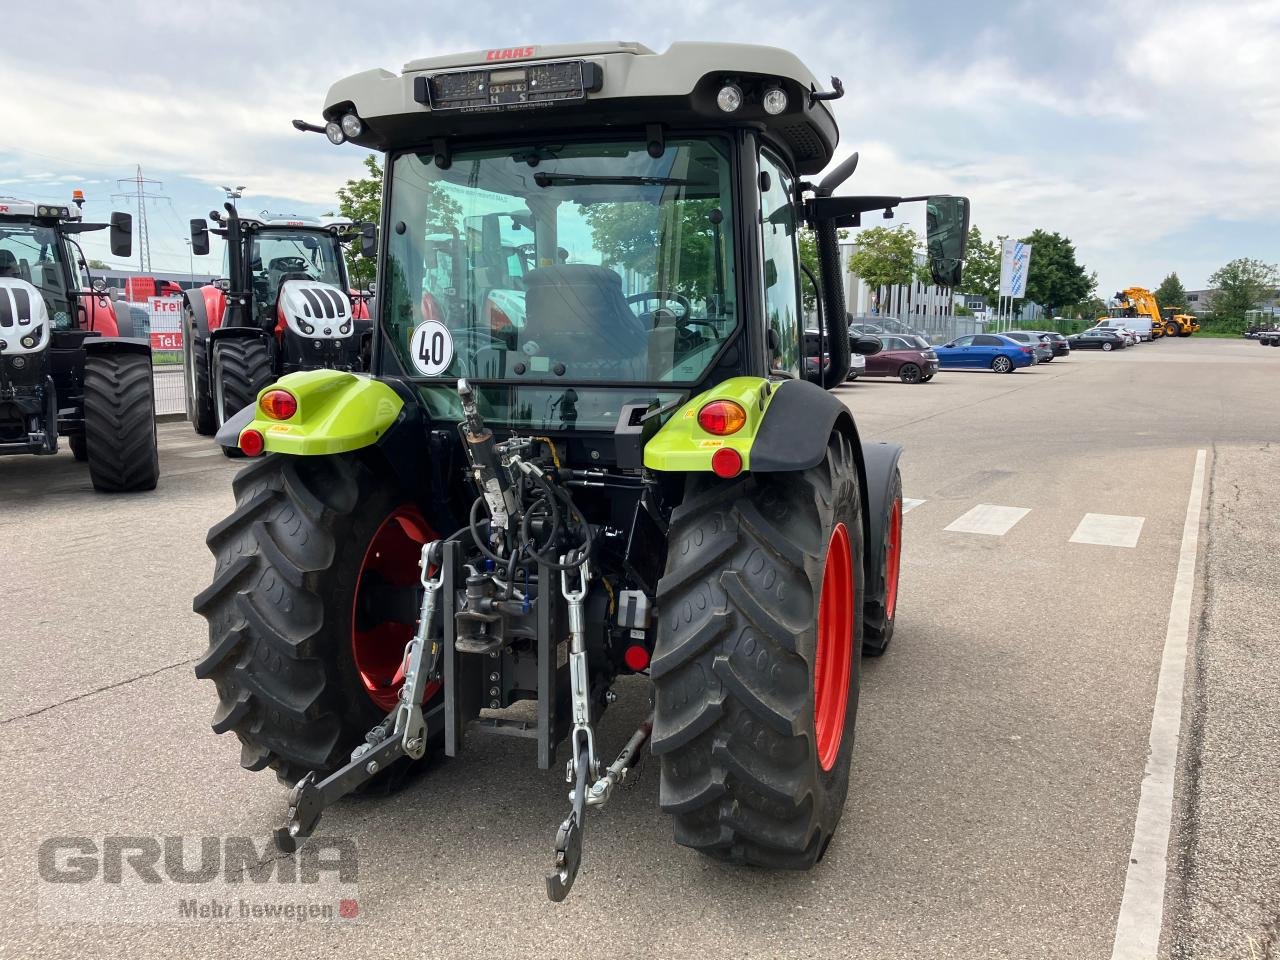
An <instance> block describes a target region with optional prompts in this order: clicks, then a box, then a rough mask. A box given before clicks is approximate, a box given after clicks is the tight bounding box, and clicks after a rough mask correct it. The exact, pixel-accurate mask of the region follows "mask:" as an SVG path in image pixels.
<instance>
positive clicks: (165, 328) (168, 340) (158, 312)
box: [147, 297, 182, 350]
mask: <svg viewBox="0 0 1280 960" xmlns="http://www.w3.org/2000/svg"><path fill="white" fill-rule="evenodd" d="M147 316H148V317H149V318H150V320H151V349H152V350H181V349H182V300H181V299H180V298H178V297H147Z"/></svg>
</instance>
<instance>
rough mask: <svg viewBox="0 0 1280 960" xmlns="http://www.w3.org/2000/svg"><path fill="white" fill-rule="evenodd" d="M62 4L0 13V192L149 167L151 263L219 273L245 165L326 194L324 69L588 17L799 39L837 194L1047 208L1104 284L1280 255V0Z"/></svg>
mask: <svg viewBox="0 0 1280 960" xmlns="http://www.w3.org/2000/svg"><path fill="white" fill-rule="evenodd" d="M53 6H54V7H56V8H57V9H58V16H56V17H53V16H51V13H50V8H49V5H48V4H44V5H41V4H21V5H15V6H14V7H13V8H12V9H8V10H6V13H5V33H6V35H7V36H9V37H10V38H17V37H27V38H30V41H31V42H29V43H14V42H11V43H8V44H6V45H5V50H4V52H3V53H0V89H4V90H6V91H8V92H9V93H10V96H9V97H7V98H6V110H5V116H4V121H3V123H0V195H12V196H17V197H20V198H23V199H41V200H62V199H65V198H67V197H69V194H70V191H71V190H72V189H73V188H76V187H79V188H81V189H83V190H84V191H85V193H86V195H87V197H88V202H87V203H86V205H85V213H86V219H93V220H105V219H106V218H107V215H108V214H109V212H110V211H111V210H113V209H119V210H134V211H136V203H134V202H132V201H130V200H128V199H125V198H121V197H113V195H114V194H122V193H131V192H132V191H133V189H134V187H133V185H132V184H130V183H125V184H123V185H121V184H119V183H118V182H117V181H118V180H120V179H128V178H132V177H133V176H135V174H136V171H137V168H138V167H139V166H140V167H141V170H142V174H143V176H145V177H147V178H150V179H153V180H157V181H160V183H159V184H150V185H149V189H150V190H151V191H152V192H155V193H159V194H162V195H163V198H162V199H157V200H153V201H151V202H149V204H148V222H149V227H150V235H151V258H152V266H153V268H154V269H157V270H172V271H176V272H182V271H186V270H188V269H190V270H192V271H193V272H194V273H195V274H196V275H197V277H199V276H201V275H204V276H210V275H213V274H216V273H217V272H218V270H219V267H220V257H221V253H220V251H219V250H218V249H217V245H215V249H214V254H215V256H212V257H209V258H204V259H203V261H202V259H201V258H191V257H190V256H189V251H188V247H187V244H186V243H185V242H184V239H185V237H186V236H187V222H188V220H189V219H190V218H191V217H196V216H205V215H207V214H208V211H209V210H211V209H214V208H215V207H218V206H220V204H221V202H222V199H223V194H222V191H221V189H220V186H221V185H223V184H229V185H233V186H237V185H240V184H243V185H244V186H245V188H246V189H245V191H244V192H245V197H244V199H243V200H242V201H240V203H241V209H242V210H250V211H258V210H270V211H274V212H290V213H298V214H323V213H326V212H330V211H333V210H334V209H335V204H336V198H335V191H336V190H337V188H338V187H339V186H341V185H342V184H343V183H344V182H345V181H346V180H347V179H348V178H350V177H355V176H359V175H361V173H362V170H363V168H362V166H361V159H362V156H363V153H364V152H363V151H362V150H360V149H359V148H357V147H354V146H351V145H346V146H344V147H340V148H335V147H333V146H331V145H330V144H329V143H328V141H327V140H325V139H324V138H323V137H321V136H316V135H314V134H300V133H298V132H296V131H295V130H294V129H293V128H292V127H291V126H290V123H289V121H290V120H291V119H293V118H294V117H301V118H305V119H308V120H317V119H318V118H319V112H320V109H321V107H322V105H323V101H324V94H325V91H326V90H327V89H328V86H329V84H330V83H332V82H333V81H335V80H337V79H339V78H341V77H343V76H346V75H348V74H351V73H355V72H358V71H361V70H366V69H370V68H373V67H384V68H386V69H389V70H392V71H396V72H398V71H399V69H400V68H401V67H402V65H403V64H404V63H406V62H407V61H409V60H412V59H415V58H417V57H422V56H430V55H436V54H443V53H452V52H460V51H466V50H482V49H488V48H493V47H509V46H523V45H528V44H539V43H552V42H568V41H575V40H597V39H618V40H635V41H639V42H641V43H643V44H645V45H647V46H648V47H650V48H652V49H654V50H658V51H661V50H663V49H665V47H666V46H667V44H668V43H670V42H671V41H673V40H721V41H736V42H749V43H760V42H767V43H769V44H771V45H774V46H780V47H785V48H787V49H790V50H792V51H794V52H795V53H797V54H798V55H799V56H800V58H801V59H802V60H803V61H804V62H805V63H806V64H807V65H808V66H809V68H810V69H811V70H812V71H813V73H814V74H815V75H816V76H818V77H820V78H824V79H825V78H826V77H829V76H831V75H833V74H834V75H836V76H838V77H840V78H841V80H843V82H844V86H845V90H846V95H845V97H844V99H842V100H839V101H836V102H835V103H834V104H833V108H834V110H835V113H836V118H837V120H838V121H839V124H840V129H841V143H840V148H839V151H838V153H837V160H839V159H842V158H843V157H844V156H846V155H847V154H848V153H849V152H850V151H853V150H857V151H859V153H860V155H861V160H860V163H859V167H858V171H857V173H856V174H855V175H854V177H853V178H852V179H851V180H850V181H848V183H847V184H846V186H845V187H844V188H843V189H842V191H841V192H844V193H871V194H900V195H906V194H920V193H959V194H964V195H966V196H969V197H970V198H971V200H972V204H973V222H974V223H975V224H977V225H978V226H979V227H981V229H982V231H983V234H984V235H985V236H988V237H990V236H995V235H1001V234H1005V235H1011V236H1022V235H1025V234H1026V233H1029V232H1030V231H1031V230H1033V229H1035V228H1037V227H1040V228H1044V229H1047V230H1056V231H1059V232H1060V233H1063V234H1064V235H1066V236H1068V237H1070V238H1071V239H1072V241H1073V242H1074V243H1075V245H1076V250H1077V255H1078V257H1079V259H1080V261H1081V262H1082V263H1084V264H1085V266H1086V267H1087V269H1089V270H1091V271H1096V273H1097V275H1098V293H1099V294H1100V295H1101V296H1103V297H1106V296H1109V295H1110V294H1111V293H1112V292H1114V291H1115V290H1118V289H1121V288H1123V287H1127V286H1134V285H1136V286H1146V287H1152V288H1154V287H1155V286H1156V285H1157V284H1158V283H1159V282H1160V280H1161V279H1162V278H1163V277H1164V276H1165V275H1166V274H1167V273H1169V272H1170V271H1177V273H1178V274H1179V276H1180V277H1181V279H1182V281H1183V283H1184V285H1185V286H1186V287H1187V288H1188V289H1196V288H1199V287H1203V286H1205V285H1207V282H1208V278H1209V276H1210V274H1212V272H1213V271H1214V270H1216V269H1217V268H1218V267H1220V266H1222V265H1223V264H1224V263H1226V262H1227V261H1228V260H1231V259H1233V258H1235V257H1242V256H1248V257H1256V258H1258V259H1262V260H1265V261H1267V262H1269V263H1276V262H1280V2H1277V0H1265V2H1252V0H1245V2H1231V0H1219V2H1179V0H1158V2H1157V0H1112V2H1096V0H1078V2H1075V3H1070V4H1063V3H1061V2H1052V3H1049V2H1039V0H1034V2H1033V0H1028V2H1013V3H999V2H993V0H975V2H970V3H964V4H960V3H955V2H948V0H913V2H911V3H902V2H876V3H867V2H859V0H843V2H837V3H822V2H819V3H813V4H810V5H807V6H806V7H803V8H802V7H799V6H784V5H781V4H777V3H762V2H733V0H722V2H714V3H713V2H710V0H678V2H667V0H652V2H648V3H645V4H629V5H625V6H624V5H610V6H609V8H606V6H605V5H603V4H601V5H595V6H594V8H593V6H592V5H587V6H585V7H584V6H583V5H582V4H580V3H569V2H565V0H539V2H538V3H536V4H519V5H517V4H511V3H503V2H492V0H470V2H468V3H467V4H464V5H460V4H456V3H448V4H444V3H438V2H435V0H417V2H412V3H410V2H401V0H381V2H379V3H377V4H368V5H365V4H354V3H351V2H350V0H347V2H343V3H337V2H331V0H310V2H308V3H306V4H297V3H290V4H284V3H280V2H278V0H256V2H243V0H222V2H220V3H217V4H199V5H196V4H175V3H157V2H150V0H115V2H113V3H111V4H102V3H100V2H97V0H95V2H79V0H53ZM366 11H368V12H366ZM374 11H376V13H375V12H374ZM55 22H57V23H61V24H64V25H67V24H72V25H74V29H72V30H71V33H70V34H68V32H67V28H66V27H65V26H64V27H58V28H57V29H54V28H53V27H52V26H51V24H53V23H55ZM72 35H73V36H74V40H69V39H68V37H69V36H72ZM41 38H44V39H47V40H49V41H51V42H52V43H53V44H54V46H55V47H56V48H57V49H59V50H61V51H62V54H60V55H57V56H51V55H50V47H49V45H48V44H46V43H44V42H41ZM86 238H87V240H88V242H87V244H86V253H87V255H89V256H90V257H99V258H101V259H103V260H106V261H108V262H111V263H116V262H117V261H115V260H114V259H113V258H112V257H111V256H110V254H109V252H108V250H107V247H106V234H105V231H104V232H102V233H97V234H88V235H86ZM135 253H136V251H135ZM1033 256H1034V253H1033ZM134 262H135V263H136V256H135V258H134Z"/></svg>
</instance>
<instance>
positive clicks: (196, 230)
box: [191, 217, 209, 257]
mask: <svg viewBox="0 0 1280 960" xmlns="http://www.w3.org/2000/svg"><path fill="white" fill-rule="evenodd" d="M191 252H192V253H194V254H195V255H196V256H197V257H203V256H205V255H206V254H208V252H209V225H208V224H207V223H205V221H204V217H196V218H195V219H193V220H192V221H191Z"/></svg>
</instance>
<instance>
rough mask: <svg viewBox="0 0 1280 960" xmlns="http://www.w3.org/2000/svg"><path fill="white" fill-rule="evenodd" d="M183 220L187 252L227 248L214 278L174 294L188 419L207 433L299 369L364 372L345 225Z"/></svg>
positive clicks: (360, 308)
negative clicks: (216, 242) (218, 242)
mask: <svg viewBox="0 0 1280 960" xmlns="http://www.w3.org/2000/svg"><path fill="white" fill-rule="evenodd" d="M209 216H210V219H212V220H213V221H214V223H216V224H218V226H217V227H215V228H213V229H212V231H211V230H210V228H209V226H208V224H207V223H206V221H205V220H203V219H196V220H192V221H191V247H192V250H193V251H194V252H195V253H196V254H197V255H198V256H203V255H204V254H207V253H208V252H209V234H210V232H212V233H214V234H216V235H218V236H220V237H223V238H224V239H225V240H226V255H225V257H224V259H223V271H222V276H223V279H221V280H219V281H217V282H216V283H213V284H208V285H206V286H203V287H199V288H197V289H195V290H190V291H187V292H186V293H184V294H183V319H182V333H183V337H184V340H185V342H186V343H187V345H188V347H187V349H186V350H185V351H184V357H183V362H184V366H185V374H186V376H185V380H186V394H187V419H189V420H190V421H191V423H192V425H193V426H194V427H195V430H196V432H197V433H200V434H206V435H208V434H212V433H214V432H215V431H216V430H217V429H218V428H219V427H220V426H222V425H223V424H224V423H225V422H226V421H227V419H229V418H230V417H231V416H232V415H234V414H235V413H237V412H238V411H240V410H242V409H243V408H244V407H247V406H248V405H249V404H251V403H253V402H254V400H255V398H256V397H257V395H258V391H259V390H261V389H262V388H263V387H265V386H267V385H268V384H270V383H272V382H274V381H275V380H276V378H278V377H281V376H283V375H284V374H286V373H294V372H296V371H299V370H315V369H321V368H329V369H335V370H365V369H368V355H369V343H370V339H371V325H370V322H369V307H368V298H367V296H366V295H361V294H358V293H356V292H355V291H354V290H352V289H351V288H350V285H349V281H348V278H347V265H346V260H345V258H344V256H343V244H345V243H347V242H349V241H351V240H353V239H356V238H357V237H360V236H361V235H362V234H361V232H360V231H359V230H358V229H357V228H356V227H355V225H354V224H352V223H351V221H350V220H328V221H325V222H321V221H320V220H315V219H311V218H306V217H298V216H293V215H288V216H286V215H281V214H263V215H262V216H260V217H252V216H242V215H241V214H240V213H238V212H237V210H236V209H235V207H234V205H232V204H230V203H228V204H226V213H225V214H223V213H219V212H218V211H216V210H215V211H213V212H212V213H211V214H210V215H209Z"/></svg>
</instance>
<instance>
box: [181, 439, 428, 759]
mask: <svg viewBox="0 0 1280 960" xmlns="http://www.w3.org/2000/svg"><path fill="white" fill-rule="evenodd" d="M233 488H234V491H235V498H236V507H235V510H234V511H233V512H232V513H231V515H230V516H228V517H227V518H226V519H225V520H223V521H221V522H220V523H218V524H216V525H214V527H213V528H212V529H210V531H209V535H208V537H207V539H206V542H207V543H208V545H209V549H210V550H212V551H213V554H214V557H215V558H216V560H215V565H214V575H213V582H212V583H211V584H210V585H209V587H207V588H206V589H205V590H204V591H203V592H201V593H200V594H199V595H198V596H197V597H196V598H195V602H194V604H193V606H194V609H195V611H196V613H198V614H200V615H201V616H203V617H204V618H205V619H206V620H208V621H209V647H208V649H207V650H206V651H205V654H204V656H202V657H201V658H200V659H199V660H198V661H197V662H196V666H195V674H196V676H197V677H199V678H201V679H207V680H212V681H213V683H214V686H215V687H216V688H217V693H218V707H217V709H216V710H215V711H214V715H213V730H214V732H215V733H227V732H234V733H235V735H236V736H237V737H238V738H239V740H240V743H241V750H240V764H241V766H243V767H245V768H246V769H248V770H261V769H263V768H265V767H271V768H272V769H274V770H275V771H276V774H277V775H278V776H279V778H280V779H281V780H283V781H284V782H286V783H289V784H293V783H296V782H297V781H298V780H299V779H300V778H301V777H302V776H304V775H305V774H306V773H307V772H308V771H310V770H317V771H322V772H330V771H332V770H335V769H337V768H338V767H340V766H341V765H342V764H344V763H345V762H346V761H347V759H348V757H349V755H350V752H351V750H352V749H353V748H354V747H355V746H357V745H358V744H360V743H361V742H362V741H363V738H364V735H365V734H366V733H367V732H368V731H369V729H370V728H371V727H373V726H374V724H376V723H377V722H378V721H379V720H381V719H382V718H383V717H384V716H385V713H384V712H383V711H382V710H380V709H378V707H377V706H376V705H375V704H374V703H373V701H372V700H371V699H370V698H369V696H368V694H367V693H366V692H365V689H364V687H363V686H362V684H361V682H360V677H359V674H358V673H357V672H356V667H355V661H354V657H353V654H352V648H351V641H352V635H351V618H352V609H353V604H354V593H355V585H356V578H357V576H358V574H359V570H360V566H361V563H362V561H363V559H364V554H365V550H366V548H367V546H368V544H369V542H370V540H371V539H372V537H373V535H374V533H375V532H376V531H377V529H378V527H379V525H380V524H381V523H382V521H383V520H384V519H385V518H386V517H387V515H388V514H389V513H390V512H391V511H392V510H393V509H394V508H395V507H396V506H398V505H399V503H400V498H399V497H398V495H397V493H396V492H395V491H394V490H392V489H391V488H390V487H389V486H388V485H387V484H386V483H385V482H383V481H382V480H380V479H379V478H378V477H377V476H376V475H375V474H374V472H373V471H372V470H371V469H370V468H369V467H368V466H366V465H365V464H364V463H363V462H361V461H360V460H359V459H358V458H357V456H356V455H352V454H343V455H336V456H326V457H287V456H278V455H273V456H267V457H264V458H263V459H261V460H255V461H253V462H251V463H250V464H249V466H247V467H245V468H244V469H243V470H241V471H240V473H239V474H238V475H237V476H236V479H235V482H234V484H233ZM428 755H430V754H428ZM409 766H418V764H413V765H410V764H408V763H404V762H402V763H400V764H395V765H393V767H392V771H396V770H398V771H400V772H404V770H405V768H407V767H409ZM392 771H388V772H389V773H390V772H392ZM380 779H381V777H380Z"/></svg>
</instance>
